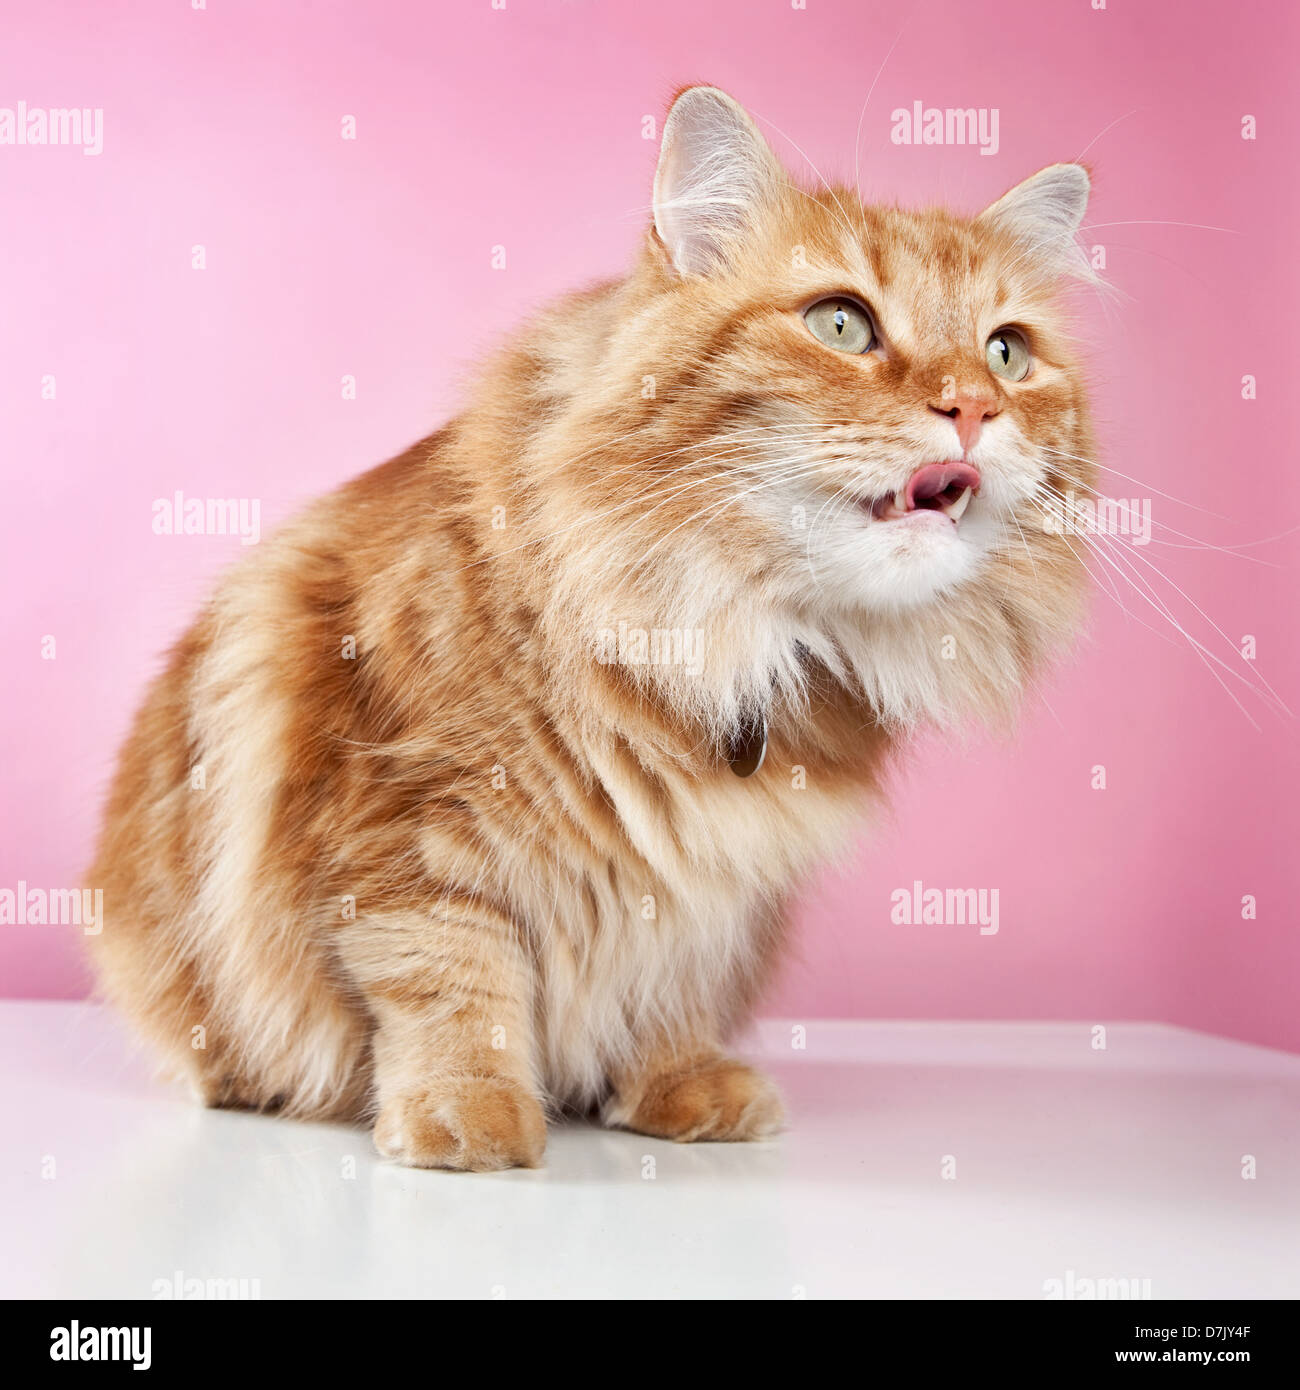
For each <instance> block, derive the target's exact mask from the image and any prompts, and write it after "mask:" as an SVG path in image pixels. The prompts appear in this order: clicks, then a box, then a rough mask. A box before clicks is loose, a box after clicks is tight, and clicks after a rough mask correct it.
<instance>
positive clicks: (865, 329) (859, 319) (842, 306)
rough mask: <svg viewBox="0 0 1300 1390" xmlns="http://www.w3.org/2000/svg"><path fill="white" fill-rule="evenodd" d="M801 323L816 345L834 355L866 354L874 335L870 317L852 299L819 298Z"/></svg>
mask: <svg viewBox="0 0 1300 1390" xmlns="http://www.w3.org/2000/svg"><path fill="white" fill-rule="evenodd" d="M803 321H804V322H805V323H806V324H807V325H808V330H809V332H810V333H811V334H812V335H813V337H814V338H816V339H817V341H818V342H819V343H825V344H826V346H827V347H828V348H834V349H835V351H836V352H869V351H870V350H871V348H872V347H873V346H875V341H876V334H875V330H874V329H873V328H872V326H871V315H870V314H868V313H867V311H866V310H865V309H864V308H863V307H862V305H860V304H857V303H855V302H854V301H853V300H852V299H822V300H819V301H818V302H817V303H816V304H814V305H812V307H811V308H809V309H807V310H805V312H804V316H803Z"/></svg>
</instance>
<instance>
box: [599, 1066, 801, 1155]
mask: <svg viewBox="0 0 1300 1390" xmlns="http://www.w3.org/2000/svg"><path fill="white" fill-rule="evenodd" d="M629 1100H630V1103H623V1104H620V1103H617V1102H616V1104H615V1105H614V1106H613V1108H612V1109H611V1111H610V1112H609V1115H608V1116H607V1118H608V1119H609V1120H610V1122H611V1123H614V1124H619V1125H622V1126H624V1127H625V1128H627V1129H634V1130H636V1131H637V1132H638V1133H640V1134H652V1135H654V1136H655V1137H656V1138H659V1139H675V1140H677V1141H678V1142H679V1143H683V1144H686V1143H691V1142H693V1141H695V1140H700V1139H727V1140H746V1139H770V1138H771V1137H772V1135H774V1134H776V1133H777V1132H778V1131H779V1130H780V1129H781V1127H782V1125H783V1124H784V1122H785V1107H784V1106H783V1105H782V1103H781V1093H780V1092H779V1091H778V1090H777V1089H776V1086H775V1085H774V1084H773V1083H772V1082H771V1081H769V1080H768V1079H767V1077H765V1076H764V1075H763V1074H762V1072H758V1071H755V1070H754V1068H753V1067H747V1066H746V1065H745V1064H744V1063H743V1062H733V1061H731V1060H730V1059H729V1058H726V1057H710V1058H707V1059H703V1060H696V1061H692V1062H689V1063H685V1064H682V1065H680V1066H674V1067H670V1068H668V1069H667V1070H665V1071H662V1072H659V1073H658V1074H656V1075H654V1076H652V1077H649V1078H642V1080H641V1081H640V1083H639V1085H637V1087H636V1088H635V1090H634V1092H633V1094H632V1096H631V1097H629Z"/></svg>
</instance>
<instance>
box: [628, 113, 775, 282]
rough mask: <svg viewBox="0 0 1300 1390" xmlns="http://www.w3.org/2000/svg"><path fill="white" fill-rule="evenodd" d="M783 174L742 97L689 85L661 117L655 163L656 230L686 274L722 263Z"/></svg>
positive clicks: (701, 272) (716, 267) (772, 194)
mask: <svg viewBox="0 0 1300 1390" xmlns="http://www.w3.org/2000/svg"><path fill="white" fill-rule="evenodd" d="M783 178H784V175H783V174H782V171H781V166H780V164H778V163H777V160H776V156H775V155H774V154H773V153H772V151H771V150H770V149H769V148H768V145H767V141H766V140H764V139H763V137H762V136H761V135H760V134H759V132H758V127H757V126H756V125H755V124H754V122H753V121H752V120H751V119H750V117H749V114H748V112H746V110H745V108H744V107H743V106H741V105H740V103H739V102H737V101H733V100H732V99H731V97H729V96H728V95H727V94H726V92H721V91H719V90H718V89H717V88H716V87H687V88H686V90H685V91H683V92H680V93H679V94H678V96H677V99H676V100H675V101H674V102H673V104H672V107H671V109H670V110H669V112H668V119H667V120H666V121H665V122H664V135H663V141H662V142H661V144H660V147H659V167H658V168H657V169H656V170H655V187H654V210H655V231H656V232H657V233H658V235H659V240H660V241H662V242H663V244H664V246H665V247H666V248H667V251H668V254H669V256H670V257H671V258H672V262H673V265H674V266H676V268H677V270H678V271H679V272H680V273H681V274H683V275H708V274H709V273H710V272H711V271H716V270H719V269H721V268H723V267H725V266H726V265H727V263H728V262H729V260H730V258H731V255H732V254H733V252H734V250H735V248H736V247H737V246H738V245H739V244H740V243H741V242H743V240H744V239H745V236H746V234H747V233H748V232H749V231H750V230H752V228H753V227H754V225H755V223H756V222H757V219H758V217H759V216H760V214H761V212H762V209H763V207H764V206H765V205H766V204H768V203H769V202H770V201H771V200H773V199H774V198H775V196H776V194H777V190H778V189H779V187H780V185H781V182H782V180H783Z"/></svg>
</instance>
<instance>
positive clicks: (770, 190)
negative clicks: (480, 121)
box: [88, 88, 1093, 1169]
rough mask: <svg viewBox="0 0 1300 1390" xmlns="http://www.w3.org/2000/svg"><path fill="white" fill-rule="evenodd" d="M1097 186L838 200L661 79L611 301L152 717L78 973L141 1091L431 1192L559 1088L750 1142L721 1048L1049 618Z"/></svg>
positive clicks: (152, 705) (540, 342)
mask: <svg viewBox="0 0 1300 1390" xmlns="http://www.w3.org/2000/svg"><path fill="white" fill-rule="evenodd" d="M1087 190H1088V178H1087V175H1086V173H1085V172H1084V170H1082V169H1081V168H1079V167H1077V166H1074V165H1054V166H1051V167H1050V168H1049V169H1047V170H1044V171H1043V172H1042V173H1040V174H1038V175H1035V176H1034V177H1033V178H1031V179H1028V180H1026V181H1025V182H1024V183H1023V184H1021V185H1019V186H1018V187H1017V188H1015V189H1013V190H1012V191H1011V192H1010V193H1008V194H1007V195H1005V196H1004V197H1003V198H1001V199H999V200H998V202H996V203H995V204H993V206H992V207H990V208H988V209H986V210H985V211H984V212H983V213H982V214H980V215H979V216H977V217H973V218H969V217H963V216H959V215H957V214H955V213H951V212H947V211H943V210H940V209H931V210H927V211H924V212H917V213H912V212H906V211H904V210H902V209H899V208H895V207H887V206H882V207H875V206H863V205H862V204H861V203H860V202H859V201H858V199H857V198H856V197H855V196H854V195H853V193H852V192H851V191H850V190H848V189H845V188H838V189H827V188H812V189H803V188H799V187H797V186H796V185H795V184H794V182H793V181H792V180H791V179H790V178H789V176H788V175H786V174H785V173H784V171H783V170H782V169H781V167H780V165H779V164H778V162H777V161H776V159H775V157H774V156H773V155H772V153H771V151H770V150H769V149H768V147H767V145H766V144H765V142H764V141H763V139H762V137H761V135H760V134H759V133H758V131H757V129H756V128H755V127H754V124H753V122H752V121H751V120H750V119H749V117H748V116H747V115H746V114H745V112H744V111H743V110H742V109H741V108H740V107H739V106H738V105H737V104H736V103H735V102H733V101H732V100H731V99H730V98H729V97H726V96H725V95H723V94H722V93H720V92H717V91H715V90H713V89H708V88H693V89H688V90H687V91H685V92H683V93H682V94H680V96H679V98H678V100H677V101H676V103H675V104H674V106H673V108H672V111H671V113H670V116H669V119H668V122H667V124H666V126H665V131H664V142H663V149H662V151H661V155H660V163H659V169H658V172H657V174H656V179H655V212H654V224H653V226H651V227H650V228H648V229H647V231H646V235H645V238H644V241H643V244H642V248H641V252H640V255H639V256H638V258H637V260H636V263H635V264H634V265H633V266H632V268H631V270H630V271H629V273H628V274H627V275H626V276H625V277H623V278H622V279H620V280H616V281H611V282H609V283H606V284H603V285H598V286H595V287H593V288H591V289H588V290H585V291H583V292H581V293H578V294H575V295H571V296H569V297H567V298H565V299H564V300H562V301H560V302H559V303H558V304H556V305H554V306H552V307H551V308H550V309H548V310H547V311H545V312H544V313H543V314H542V315H540V316H539V317H538V319H537V320H536V321H535V322H533V323H531V324H519V325H515V326H514V328H513V331H512V332H511V335H510V340H509V342H508V344H507V345H506V346H505V347H504V349H503V351H502V352H501V353H500V354H498V355H497V356H496V357H495V358H493V359H492V360H491V361H490V362H489V363H487V364H486V365H485V367H484V369H483V372H482V374H481V378H480V380H479V382H478V385H477V386H476V388H475V389H474V391H473V394H472V396H471V398H470V399H469V401H468V403H467V405H466V408H465V410H464V411H463V412H462V413H461V414H460V415H459V416H458V417H457V418H456V419H455V420H454V421H453V422H451V423H450V424H449V425H447V426H446V428H444V429H442V430H441V431H439V432H438V433H437V434H434V435H432V436H430V437H429V438H428V439H426V440H423V441H422V442H421V443H419V444H417V445H415V446H414V447H412V448H411V449H409V450H408V451H407V452H406V453H404V454H403V455H402V456H401V457H399V458H395V459H392V460H391V461H389V462H388V463H385V464H383V465H382V466H380V467H378V468H375V469H372V470H371V471H370V472H368V473H366V474H365V475H363V476H362V477H359V478H357V479H355V480H354V481H353V482H351V483H349V484H348V485H347V486H346V487H344V488H342V489H340V490H339V491H338V492H336V493H334V494H333V495H332V496H328V497H325V498H322V499H320V500H319V501H317V502H316V503H314V504H313V505H312V506H310V507H309V508H308V509H307V510H306V511H305V512H304V513H303V514H302V515H301V516H300V517H298V518H297V519H296V520H295V521H293V522H291V523H290V524H289V525H287V526H285V527H284V528H283V529H282V530H281V531H280V532H279V533H278V534H277V535H275V536H273V537H271V538H270V539H268V540H265V541H263V542H262V543H260V544H259V545H258V546H257V547H250V548H249V550H248V553H247V554H246V556H245V558H244V560H243V562H242V563H241V564H240V565H239V566H238V567H237V568H236V569H235V570H234V571H233V572H232V573H231V574H229V575H227V576H226V577H225V579H224V580H223V581H222V583H221V585H220V587H219V589H218V591H217V593H216V595H215V596H214V598H213V599H212V601H211V602H210V603H209V604H208V606H207V607H206V608H205V610H204V611H203V613H202V614H201V615H200V617H199V618H198V620H197V621H196V622H195V624H194V625H193V627H192V628H191V629H190V631H189V632H188V633H187V634H186V635H185V637H184V638H183V639H182V640H181V641H180V642H179V643H178V644H177V645H176V647H175V649H174V650H173V652H172V653H171V657H170V660H169V662H168V665H167V669H166V670H165V672H164V673H163V675H162V676H161V677H160V679H159V680H158V681H156V682H155V684H154V685H153V687H152V689H151V690H150V692H149V694H148V697H147V699H146V701H145V703H144V706H143V708H142V709H141V711H140V713H139V715H138V717H137V719H136V723H135V726H134V728H133V729H132V732H131V735H130V737H129V738H128V739H127V741H126V744H125V746H124V747H123V749H122V753H121V758H120V762H119V766H118V770H117V774H116V778H115V780H114V783H113V788H112V792H111V795H110V797H109V802H108V806H107V810H106V813H105V817H104V828H103V832H102V835H101V839H100V844H99V851H98V857H97V862H96V864H95V866H94V868H93V869H92V871H91V874H90V876H89V882H91V883H92V884H94V885H95V887H97V888H102V889H103V894H104V897H103V904H104V909H103V929H102V931H101V932H100V933H99V934H98V935H97V936H93V937H90V938H88V943H89V946H90V949H91V950H92V951H93V952H94V955H95V963H96V966H97V969H98V973H99V978H100V981H101V983H102V985H103V988H104V991H105V993H106V994H107V995H108V996H109V997H110V998H111V999H112V1000H114V1001H115V1002H117V1003H118V1004H119V1005H120V1006H121V1007H122V1008H123V1009H124V1010H125V1011H126V1012H127V1013H128V1014H129V1015H130V1016H131V1018H132V1019H133V1021H134V1022H135V1023H136V1025H137V1026H138V1028H139V1029H140V1030H141V1032H142V1033H144V1035H145V1036H146V1037H147V1038H148V1039H149V1041H150V1042H151V1043H152V1044H153V1045H154V1047H155V1048H156V1050H157V1052H158V1053H159V1055H160V1056H161V1057H162V1058H163V1059H164V1060H165V1062H166V1063H167V1065H168V1066H169V1068H170V1069H171V1070H172V1071H174V1072H177V1073H179V1074H180V1075H181V1076H183V1077H184V1078H186V1079H188V1080H189V1082H190V1083H191V1085H192V1087H193V1089H194V1090H195V1091H196V1093H197V1094H198V1095H199V1096H200V1097H201V1098H202V1099H203V1100H204V1101H205V1102H206V1103H208V1104H240V1105H246V1106H252V1107H258V1108H268V1109H269V1108H273V1107H274V1108H279V1109H282V1110H284V1111H285V1112H286V1113H289V1114H293V1115H302V1116H324V1115H341V1116H347V1117H349V1118H351V1119H353V1120H356V1121H358V1122H363V1121H366V1120H374V1121H375V1142H376V1144H377V1146H378V1147H379V1149H380V1151H381V1152H382V1153H384V1154H386V1155H388V1156H389V1157H392V1158H394V1159H396V1160H397V1161H400V1162H403V1163H408V1164H413V1165H418V1166H436V1167H460V1168H471V1169H487V1168H498V1167H503V1166H509V1165H514V1164H525V1165H526V1164H536V1163H538V1162H540V1161H541V1155H542V1150H543V1145H544V1142H545V1124H544V1118H543V1117H544V1111H545V1110H547V1109H551V1110H554V1109H558V1108H560V1107H561V1106H573V1107H576V1108H579V1109H583V1110H589V1111H590V1110H596V1109H601V1108H603V1113H604V1116H605V1120H606V1122H607V1123H609V1124H618V1125H624V1126H627V1127H630V1128H633V1129H639V1130H644V1131H645V1132H646V1133H650V1134H659V1135H664V1136H667V1137H671V1138H674V1139H682V1140H688V1139H752V1138H762V1137H764V1136H766V1135H769V1134H771V1133H773V1132H775V1131H776V1129H777V1128H778V1127H779V1125H780V1123H781V1118H780V1116H781V1111H780V1101H779V1098H778V1097H777V1094H776V1092H775V1090H774V1089H773V1088H772V1087H771V1086H770V1084H769V1083H767V1082H766V1081H765V1080H763V1078H762V1077H760V1076H759V1075H757V1074H756V1073H755V1072H753V1071H751V1070H750V1069H749V1068H747V1067H744V1066H742V1065H741V1064H739V1063H736V1062H730V1061H727V1060H725V1059H724V1058H723V1057H722V1055H721V1053H720V1051H719V1050H717V1048H716V1047H715V1044H717V1043H720V1042H721V1041H722V1040H724V1039H725V1038H726V1037H727V1036H728V1035H729V1033H730V1032H731V1031H732V1030H734V1028H735V1027H736V1025H737V1024H738V1023H740V1022H741V1021H743V1020H744V1019H745V1018H746V1016H747V1015H748V1014H749V1012H750V1011H751V1009H752V1007H753V1004H754V1001H755V999H756V998H758V997H759V994H760V992H761V990H762V989H763V987H764V984H765V982H766V981H767V979H768V978H769V976H770V973H771V970H772V968H773V964H774V962H775V961H776V959H777V958H778V955H779V952H780V949H781V945H782V939H783V936H784V930H785V926H784V923H785V914H784V909H783V904H784V903H785V902H787V901H788V900H789V898H790V897H791V896H792V895H793V894H795V893H797V892H798V891H799V889H800V887H801V885H802V884H804V883H805V882H806V881H807V880H808V878H809V877H810V875H812V874H814V873H815V872H817V871H818V869H819V868H820V866H821V865H822V864H823V863H824V862H825V861H826V860H827V859H828V858H830V857H832V856H833V855H834V854H835V853H836V852H837V851H839V850H842V849H843V848H845V847H846V846H847V845H848V843H849V842H850V840H851V837H852V835H853V832H854V830H855V827H856V826H857V825H858V824H859V823H860V821H861V818H862V815H863V813H864V811H865V810H867V809H868V808H870V806H871V805H872V803H873V802H874V801H875V800H876V799H877V798H878V796H879V793H880V787H881V782H882V779H883V773H884V768H885V766H886V764H887V761H888V759H889V757H890V755H891V753H893V752H894V751H895V750H896V749H901V748H902V747H904V746H905V740H904V736H905V735H906V734H907V733H908V732H909V731H910V730H912V729H913V728H915V727H917V726H918V725H920V724H922V723H940V724H952V723H957V722H960V721H963V720H966V719H968V718H971V717H979V718H985V719H988V720H990V721H999V720H1002V719H1004V718H1005V717H1006V716H1007V715H1008V714H1009V712H1011V711H1012V710H1014V708H1015V706H1016V704H1017V702H1018V700H1019V698H1020V696H1021V694H1022V692H1023V691H1024V688H1025V686H1026V684H1027V682H1029V681H1030V680H1032V679H1033V676H1034V674H1035V672H1036V671H1038V670H1039V669H1041V667H1042V665H1043V664H1044V662H1045V661H1046V660H1047V659H1048V658H1049V657H1050V656H1051V654H1052V653H1053V652H1054V651H1056V650H1058V649H1059V648H1060V647H1061V646H1062V645H1064V644H1065V643H1066V642H1067V641H1068V639H1069V637H1070V635H1071V634H1072V632H1073V629H1074V624H1075V618H1076V615H1077V612H1078V609H1079V606H1080V602H1081V597H1082V593H1083V587H1084V585H1083V579H1084V571H1083V568H1082V566H1081V564H1080V562H1079V558H1078V555H1077V554H1076V552H1075V549H1074V547H1073V545H1072V543H1071V540H1070V537H1069V536H1068V535H1067V534H1064V533H1063V528H1061V527H1059V526H1057V527H1055V528H1051V527H1047V526H1045V525H1044V524H1043V520H1042V517H1043V512H1044V508H1045V505H1046V504H1047V503H1048V502H1049V501H1051V499H1053V498H1056V497H1059V496H1075V495H1078V496H1086V495H1088V494H1089V492H1090V490H1091V488H1092V483H1093V473H1092V468H1091V465H1090V464H1088V463H1087V462H1086V460H1088V459H1090V458H1091V456H1092V451H1093V446H1092V439H1091V434H1090V427H1089V424H1088V412H1087V399H1086V393H1085V389H1084V382H1083V378H1082V374H1081V373H1080V371H1079V368H1078V366H1077V364H1076V362H1075V359H1074V355H1073V349H1072V347H1071V343H1070V339H1069V335H1068V332H1067V320H1066V317H1065V314H1064V312H1063V311H1062V308H1061V306H1060V305H1059V303H1058V300H1059V298H1060V295H1059V290H1060V288H1061V285H1062V282H1063V280H1064V279H1065V278H1066V277H1069V276H1071V275H1075V274H1078V273H1080V271H1079V257H1078V255H1077V247H1075V244H1074V233H1075V230H1076V229H1077V227H1078V225H1079V219H1080V218H1081V217H1082V215H1083V210H1084V205H1085V203H1086V198H1087ZM828 300H830V301H833V303H832V304H831V305H830V307H829V308H827V307H826V304H827V301H828ZM819 306H820V307H819ZM812 310H817V311H818V312H816V313H812V312H810V311H812ZM828 325H829V327H828ZM832 330H833V331H832ZM1013 348H1014V351H1013ZM968 417H969V418H968ZM976 417H978V418H976ZM977 425H978V428H976V426H977ZM900 499H901V500H900ZM764 737H765V740H766V742H765V745H764ZM764 746H765V747H766V753H765V755H764V756H763V757H762V758H761V759H760V757H759V753H760V751H761V749H762V748H763V747H764ZM742 753H743V754H744V755H745V756H744V757H743V759H742V758H741V754H742ZM729 758H730V759H731V760H732V761H729ZM733 762H734V763H735V765H736V768H737V770H740V771H747V772H750V774H751V775H749V776H747V777H744V778H741V777H737V776H736V775H735V773H734V772H733V770H732V766H733ZM760 763H761V765H760ZM891 881H892V879H891ZM376 1117H377V1119H376Z"/></svg>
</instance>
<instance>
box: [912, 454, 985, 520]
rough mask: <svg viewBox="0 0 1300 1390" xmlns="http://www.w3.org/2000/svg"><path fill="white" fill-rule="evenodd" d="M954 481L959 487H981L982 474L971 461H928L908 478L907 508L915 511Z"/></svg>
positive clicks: (945, 489) (950, 485)
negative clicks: (973, 466)
mask: <svg viewBox="0 0 1300 1390" xmlns="http://www.w3.org/2000/svg"><path fill="white" fill-rule="evenodd" d="M954 483H955V484H956V485H957V487H958V488H966V487H979V485H980V475H979V473H978V471H977V470H976V469H974V468H972V467H971V466H970V464H969V463H927V464H926V465H925V467H924V468H918V469H917V470H916V472H915V473H913V474H912V476H911V477H910V478H909V479H908V480H907V510H908V511H909V512H911V511H915V510H916V508H917V506H918V505H919V504H920V503H922V502H929V501H930V500H931V499H933V498H935V497H938V496H939V494H940V493H941V492H946V491H947V490H948V489H949V488H950V487H952V486H953V484H954Z"/></svg>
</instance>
